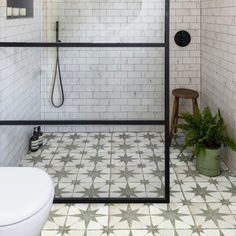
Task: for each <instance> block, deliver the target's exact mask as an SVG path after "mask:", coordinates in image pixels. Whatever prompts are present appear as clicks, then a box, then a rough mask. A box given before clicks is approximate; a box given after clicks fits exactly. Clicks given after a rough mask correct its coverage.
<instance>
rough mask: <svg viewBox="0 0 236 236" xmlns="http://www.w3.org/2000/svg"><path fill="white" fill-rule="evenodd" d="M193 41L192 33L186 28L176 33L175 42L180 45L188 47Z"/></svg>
mask: <svg viewBox="0 0 236 236" xmlns="http://www.w3.org/2000/svg"><path fill="white" fill-rule="evenodd" d="M190 42H191V35H190V34H189V32H187V31H185V30H181V31H179V32H177V33H176V35H175V43H176V44H177V45H178V46H180V47H186V46H188V45H189V44H190Z"/></svg>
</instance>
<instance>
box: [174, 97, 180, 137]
mask: <svg viewBox="0 0 236 236" xmlns="http://www.w3.org/2000/svg"><path fill="white" fill-rule="evenodd" d="M175 113H176V116H175V120H174V133H175V134H176V133H177V127H176V125H177V124H178V118H179V98H176V112H175Z"/></svg>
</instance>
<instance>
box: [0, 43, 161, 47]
mask: <svg viewBox="0 0 236 236" xmlns="http://www.w3.org/2000/svg"><path fill="white" fill-rule="evenodd" d="M165 46H166V44H165V43H78V42H71V43H64V42H51V43H47V42H46V43H44V42H0V47H40V48H42V47H81V48H86V47H89V48H91V47H92V48H96V47H97V48H103V47H108V48H111V47H112V48H121V47H129V48H130V47H132V48H133V47H142V48H145V47H158V48H161V47H162V48H163V47H165Z"/></svg>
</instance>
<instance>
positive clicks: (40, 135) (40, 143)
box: [37, 126, 43, 147]
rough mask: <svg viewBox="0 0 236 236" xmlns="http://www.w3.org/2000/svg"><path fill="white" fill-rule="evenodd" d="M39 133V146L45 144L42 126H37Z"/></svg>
mask: <svg viewBox="0 0 236 236" xmlns="http://www.w3.org/2000/svg"><path fill="white" fill-rule="evenodd" d="M37 135H38V142H39V147H41V146H42V145H43V132H42V131H41V127H40V126H38V127H37Z"/></svg>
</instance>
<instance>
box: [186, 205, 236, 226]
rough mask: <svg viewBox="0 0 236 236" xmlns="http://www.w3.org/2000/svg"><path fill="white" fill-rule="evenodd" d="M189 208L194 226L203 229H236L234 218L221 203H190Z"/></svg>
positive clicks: (235, 219)
mask: <svg viewBox="0 0 236 236" xmlns="http://www.w3.org/2000/svg"><path fill="white" fill-rule="evenodd" d="M189 207H190V211H191V213H192V214H193V218H194V220H195V222H196V224H197V225H198V226H201V228H203V229H217V228H222V229H225V228H226V229H227V228H228V229H235V228H236V218H235V216H234V215H232V213H231V211H230V209H229V207H227V206H225V205H222V204H221V203H192V204H191V205H190V206H189Z"/></svg>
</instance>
